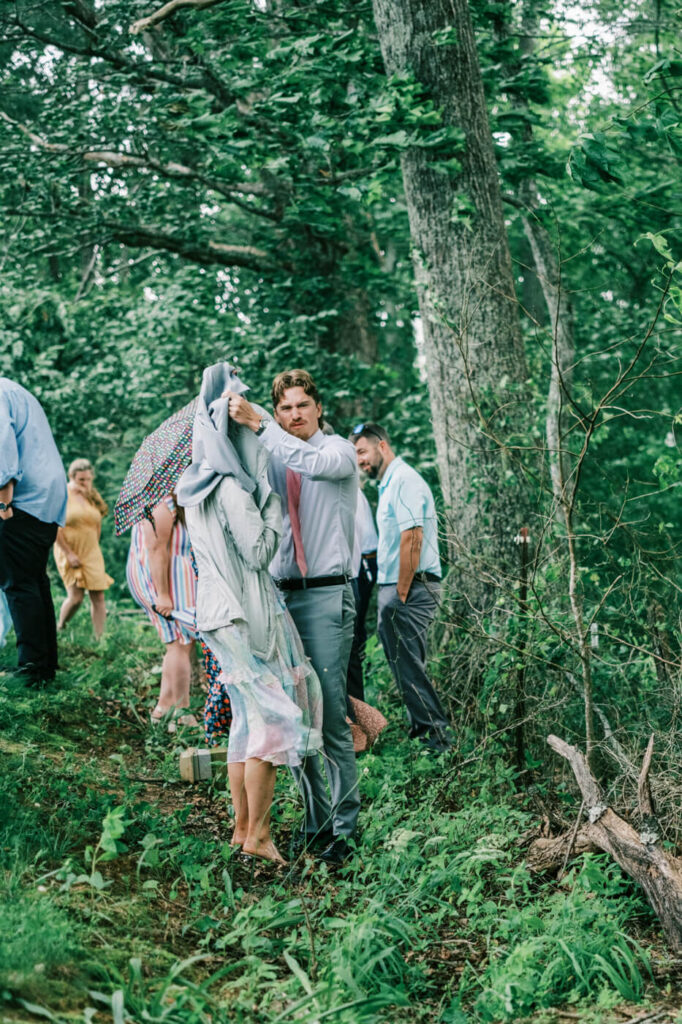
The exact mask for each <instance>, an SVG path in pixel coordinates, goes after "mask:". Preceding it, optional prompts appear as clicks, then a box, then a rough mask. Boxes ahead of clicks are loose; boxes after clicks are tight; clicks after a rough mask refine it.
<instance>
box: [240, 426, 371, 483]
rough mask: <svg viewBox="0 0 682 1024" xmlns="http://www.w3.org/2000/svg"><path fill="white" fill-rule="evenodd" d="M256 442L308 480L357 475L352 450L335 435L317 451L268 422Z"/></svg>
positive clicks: (348, 443)
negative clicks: (258, 441)
mask: <svg viewBox="0 0 682 1024" xmlns="http://www.w3.org/2000/svg"><path fill="white" fill-rule="evenodd" d="M260 441H261V443H262V444H263V446H264V447H265V448H267V449H268V451H269V452H270V453H271V454H272V455H274V456H275V457H276V458H278V459H279V460H280V462H283V463H284V465H285V466H287V467H288V468H289V469H293V470H294V471H295V472H296V473H300V474H301V476H307V477H309V478H310V479H311V480H344V479H345V478H346V477H349V476H355V475H356V473H357V459H356V456H355V448H354V447H353V445H352V444H351V443H350V441H346V440H345V439H344V438H343V437H339V436H338V435H336V434H332V435H331V436H329V437H325V442H324V445H322V446H320V447H319V448H318V447H316V446H315V445H312V444H309V443H308V442H307V441H301V439H300V438H298V437H294V436H293V435H292V434H287V432H286V430H282V428H281V427H280V425H279V424H278V423H276V422H275V421H274V420H270V422H269V423H268V425H267V427H266V428H265V430H264V431H263V433H262V434H261V435H260Z"/></svg>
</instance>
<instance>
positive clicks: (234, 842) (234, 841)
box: [230, 832, 246, 846]
mask: <svg viewBox="0 0 682 1024" xmlns="http://www.w3.org/2000/svg"><path fill="white" fill-rule="evenodd" d="M245 842H246V833H244V835H241V834H239V833H237V832H233V833H232V838H231V839H230V846H243V845H244V843H245Z"/></svg>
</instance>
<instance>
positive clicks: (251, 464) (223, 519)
mask: <svg viewBox="0 0 682 1024" xmlns="http://www.w3.org/2000/svg"><path fill="white" fill-rule="evenodd" d="M225 390H232V391H235V392H236V393H240V392H242V391H245V390H246V388H245V386H244V385H243V384H242V383H241V381H240V380H239V378H238V377H237V376H236V374H235V373H234V370H233V369H232V367H230V366H229V364H228V363H218V364H217V365H216V366H211V367H209V368H208V369H207V370H205V371H204V376H203V380H202V386H201V394H200V396H199V407H198V410H197V414H196V417H195V421H194V434H193V439H192V463H191V465H190V466H189V467H188V468H187V469H186V470H185V473H184V474H183V475H182V477H181V478H180V481H179V483H178V486H177V489H176V493H177V498H178V504H179V505H181V506H183V507H184V509H185V518H186V522H187V529H188V531H189V536H190V541H191V543H192V548H193V550H194V555H195V558H196V561H197V569H198V573H199V581H198V586H197V605H196V608H197V628H198V629H199V631H200V632H202V633H207V632H210V631H212V630H214V629H219V628H220V627H222V626H227V625H230V624H231V623H233V622H238V623H239V624H240V625H241V626H242V628H244V629H246V631H247V632H248V638H249V646H250V648H251V651H252V653H253V654H255V655H256V656H257V657H260V658H263V659H264V660H268V659H270V658H271V657H272V656H273V653H274V647H275V638H276V629H275V616H276V615H278V614H280V605H279V602H278V600H277V596H276V593H275V589H274V585H273V583H272V580H271V579H270V576H269V573H268V571H267V568H268V565H269V563H270V561H271V560H272V558H273V556H274V554H275V552H276V551H277V548H278V546H279V542H280V538H281V535H282V513H281V506H280V499H279V497H278V495H276V494H275V493H274V492H273V491H272V490H271V488H270V484H269V483H268V461H269V458H268V454H267V451H266V450H265V449H264V448H263V447H262V445H260V444H259V443H258V440H257V438H256V437H255V435H254V433H253V431H251V430H249V428H248V427H244V426H241V425H240V424H237V423H234V421H231V420H230V419H229V416H228V411H227V404H228V403H227V399H226V398H221V395H222V393H223V391H225Z"/></svg>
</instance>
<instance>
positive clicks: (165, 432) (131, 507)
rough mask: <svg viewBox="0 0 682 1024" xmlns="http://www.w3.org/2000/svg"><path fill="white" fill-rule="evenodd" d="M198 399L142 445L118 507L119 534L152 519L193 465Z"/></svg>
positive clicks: (160, 427)
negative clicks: (193, 434) (158, 507)
mask: <svg viewBox="0 0 682 1024" xmlns="http://www.w3.org/2000/svg"><path fill="white" fill-rule="evenodd" d="M197 401H198V399H196V398H194V399H193V400H192V401H191V402H189V403H188V404H187V405H186V406H184V408H182V409H180V411H179V412H174V413H173V415H172V416H169V417H168V419H167V420H164V421H163V423H162V424H161V426H159V427H157V428H156V430H153V431H152V432H151V434H148V435H147V436H146V437H145V439H144V441H143V442H142V444H141V445H140V448H139V449H138V451H137V454H136V455H135V458H134V459H133V461H132V463H131V464H130V469H129V470H128V473H127V475H126V478H125V480H124V481H123V486H122V487H121V493H120V494H119V496H118V501H117V502H116V504H115V506H114V523H115V525H116V535H117V536H119V537H120V535H121V534H122V533H124V532H125V531H126V530H127V529H129V528H130V527H131V526H132V525H133V523H137V522H139V521H140V519H145V518H147V519H149V518H151V513H152V509H153V508H155V507H156V506H157V505H158V504H159V502H160V501H162V500H163V499H164V498H165V496H166V495H167V494H170V493H171V491H173V490H174V489H175V485H176V484H177V482H178V480H179V479H180V476H181V475H182V473H183V471H184V470H185V469H186V467H187V466H189V464H190V462H191V459H192V427H193V426H194V413H195V412H196V408H197Z"/></svg>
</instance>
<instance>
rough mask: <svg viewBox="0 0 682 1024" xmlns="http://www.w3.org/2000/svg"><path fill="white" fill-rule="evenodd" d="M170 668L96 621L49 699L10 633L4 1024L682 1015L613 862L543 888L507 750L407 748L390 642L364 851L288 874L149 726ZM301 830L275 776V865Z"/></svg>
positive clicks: (377, 685) (671, 967) (290, 790)
mask: <svg viewBox="0 0 682 1024" xmlns="http://www.w3.org/2000/svg"><path fill="white" fill-rule="evenodd" d="M160 655H161V650H160V645H159V643H158V641H157V639H156V636H155V634H154V633H153V631H152V630H151V628H150V627H148V626H147V624H146V622H145V621H144V620H143V618H142V616H139V615H137V614H134V613H132V612H131V611H130V610H129V609H127V608H124V607H122V608H120V609H119V610H118V611H117V610H116V609H114V610H113V614H112V615H111V617H110V620H109V629H108V633H107V635H106V638H105V640H104V641H103V643H102V644H101V645H100V646H95V645H94V643H93V642H92V640H91V638H90V631H89V621H88V620H87V616H86V614H85V612H84V611H81V612H80V613H79V615H78V616H77V618H76V621H75V625H74V627H73V629H71V628H70V629H69V631H68V632H67V634H66V636H65V638H64V639H63V640H61V641H60V662H61V665H62V666H63V669H62V671H61V672H60V673H59V676H58V685H57V686H56V687H54V688H50V689H48V690H45V691H42V692H35V691H31V690H26V689H24V687H23V685H22V684H19V683H17V682H15V681H14V680H13V679H12V677H11V675H10V674H9V673H8V672H6V671H4V669H5V668H7V666H10V665H12V664H14V650H13V637H10V640H9V644H8V646H7V647H5V648H4V649H3V650H1V651H0V755H1V757H2V772H1V773H0V807H2V817H1V821H0V856H1V862H2V876H1V879H2V881H1V885H2V894H1V900H2V906H3V911H2V915H1V916H0V1007H2V1018H3V1019H4V1020H9V1021H17V1020H22V1021H24V1020H25V1021H38V1020H46V1019H47V1020H51V1021H59V1022H61V1021H83V1022H86V1024H87V1022H90V1021H95V1022H98V1021H113V1022H114V1024H123V1022H128V1021H132V1022H140V1024H142V1022H145V1024H147V1022H157V1021H158V1022H165V1024H195V1022H197V1024H198V1022H207V1024H208V1022H209V1021H237V1022H240V1021H243V1022H254V1024H257V1022H263V1024H265V1022H268V1024H275V1022H281V1024H284V1022H294V1021H301V1022H309V1024H312V1022H316V1021H330V1022H348V1024H360V1022H387V1024H388V1022H403V1021H404V1022H410V1024H419V1022H426V1021H441V1022H449V1024H464V1022H467V1021H505V1020H513V1019H516V1020H521V1019H525V1018H529V1019H531V1018H532V1020H533V1021H536V1022H540V1021H546V1022H549V1021H557V1022H558V1021H572V1020H585V1021H594V1022H597V1021H603V1022H607V1021H625V1020H630V1021H638V1022H644V1021H647V1022H649V1021H652V1022H653V1021H657V1022H660V1021H663V1022H665V1021H679V1022H682V1014H680V1015H679V1016H678V1015H677V1011H676V1010H675V1008H674V1007H675V1005H679V1000H678V999H677V997H676V991H677V985H678V982H679V979H680V964H679V963H675V962H674V961H673V960H672V958H671V957H670V956H669V955H668V954H667V953H666V951H665V949H664V947H663V945H662V943H661V940H660V936H659V930H658V927H657V922H656V921H655V919H653V918H652V915H651V913H650V911H649V909H648V907H647V905H646V904H645V903H644V902H643V901H642V899H641V897H640V895H639V893H638V892H637V891H636V890H634V888H633V887H632V886H631V884H630V883H629V882H628V880H627V879H625V878H624V877H623V876H622V874H621V873H620V871H619V870H618V869H617V868H616V867H615V866H614V865H612V864H611V863H610V862H609V861H608V859H607V858H605V857H602V856H598V857H597V856H588V857H585V858H582V859H579V860H577V861H576V862H575V863H574V864H573V866H572V867H571V869H570V870H569V871H568V873H567V874H566V875H565V877H564V878H563V880H562V881H561V882H560V883H558V882H557V881H556V880H554V879H546V880H543V879H539V878H537V877H533V876H531V874H530V873H529V871H528V869H527V867H526V866H525V864H524V857H523V852H524V846H525V845H526V844H527V842H528V839H529V837H530V836H531V835H532V834H534V833H535V832H537V828H538V823H539V813H538V810H537V804H538V799H542V798H543V788H542V782H540V784H539V789H538V793H536V797H535V798H533V799H531V797H528V796H526V795H519V794H518V793H517V792H516V791H515V788H514V784H513V776H512V773H511V770H510V769H509V767H508V766H507V763H506V760H505V746H504V740H502V741H501V743H500V745H499V747H492V746H490V747H489V748H488V749H486V750H485V751H483V752H480V751H479V752H478V753H477V754H472V753H471V752H464V751H461V750H456V751H454V752H451V753H450V754H448V755H447V756H441V757H434V756H433V755H432V754H430V753H428V752H425V751H424V750H422V748H421V747H420V746H419V745H418V744H414V743H411V742H409V741H408V740H407V739H406V738H405V735H404V731H403V719H402V709H401V707H400V706H399V704H398V703H397V701H396V700H395V698H394V696H393V694H392V689H391V684H390V681H389V677H388V673H387V669H386V666H385V663H384V662H383V658H382V656H381V654H380V652H379V651H378V650H377V648H376V647H373V648H372V650H371V652H370V663H371V673H370V694H371V697H372V699H373V700H374V701H376V702H378V703H379V704H380V705H381V707H382V709H383V710H384V711H385V712H386V713H387V715H388V717H389V722H390V725H389V728H388V729H387V730H386V732H385V733H384V734H383V736H382V737H381V739H380V741H379V743H378V744H377V746H376V747H375V749H374V751H373V752H370V753H368V754H366V755H364V756H363V757H362V758H361V759H360V761H359V766H360V771H361V787H362V797H363V811H362V816H361V826H362V837H361V842H360V847H359V851H358V853H357V855H356V857H355V858H354V859H353V861H352V862H351V863H350V864H349V865H348V866H347V867H345V868H343V869H342V870H340V871H337V872H331V871H330V870H328V868H327V867H326V866H325V865H320V864H317V863H314V862H312V861H311V862H306V863H305V864H302V865H299V866H296V867H294V868H292V869H291V870H289V871H288V872H286V873H284V874H283V875H277V876H273V875H272V874H271V873H270V872H269V870H268V868H267V867H263V868H257V869H256V870H255V871H253V872H251V870H250V868H249V867H247V866H245V865H243V864H242V863H241V862H240V861H239V860H237V859H235V858H234V856H233V855H232V853H233V851H232V850H231V849H230V847H229V845H228V839H229V834H230V806H229V798H228V797H227V796H226V793H225V787H224V783H220V784H199V785H196V786H188V785H187V784H185V783H182V782H181V781H180V779H179V775H178V755H179V752H180V749H181V748H182V745H183V743H182V742H181V739H179V738H178V737H170V736H168V735H167V734H165V733H163V732H159V731H154V730H152V728H151V727H150V726H149V724H148V712H149V709H150V708H151V706H152V705H153V702H154V697H155V693H156V688H157V685H158V676H159V670H160ZM194 692H195V699H196V702H197V704H198V705H200V704H201V703H202V695H201V691H200V690H199V689H195V691H194ZM183 739H184V741H185V744H187V743H188V742H191V740H192V736H191V735H189V736H185V737H184V738H183ZM546 783H547V790H548V793H549V792H552V791H553V790H554V788H555V787H554V784H553V783H552V780H550V779H546ZM550 783H551V784H550ZM538 794H539V796H538ZM563 798H564V799H565V800H566V802H567V805H568V807H569V809H570V813H571V814H572V815H575V813H576V811H577V805H575V806H574V800H573V796H572V793H571V792H570V791H569V792H566V790H565V789H564V790H563ZM299 821H300V806H299V803H298V799H297V796H296V792H295V789H294V787H293V786H292V783H291V779H290V777H289V776H288V774H287V773H286V772H284V771H280V773H279V777H278V784H277V793H276V806H275V813H274V828H273V832H274V836H275V840H276V841H277V843H278V845H279V846H280V849H282V850H286V849H287V847H288V839H289V836H290V834H291V830H292V828H295V827H297V826H298V823H299Z"/></svg>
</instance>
